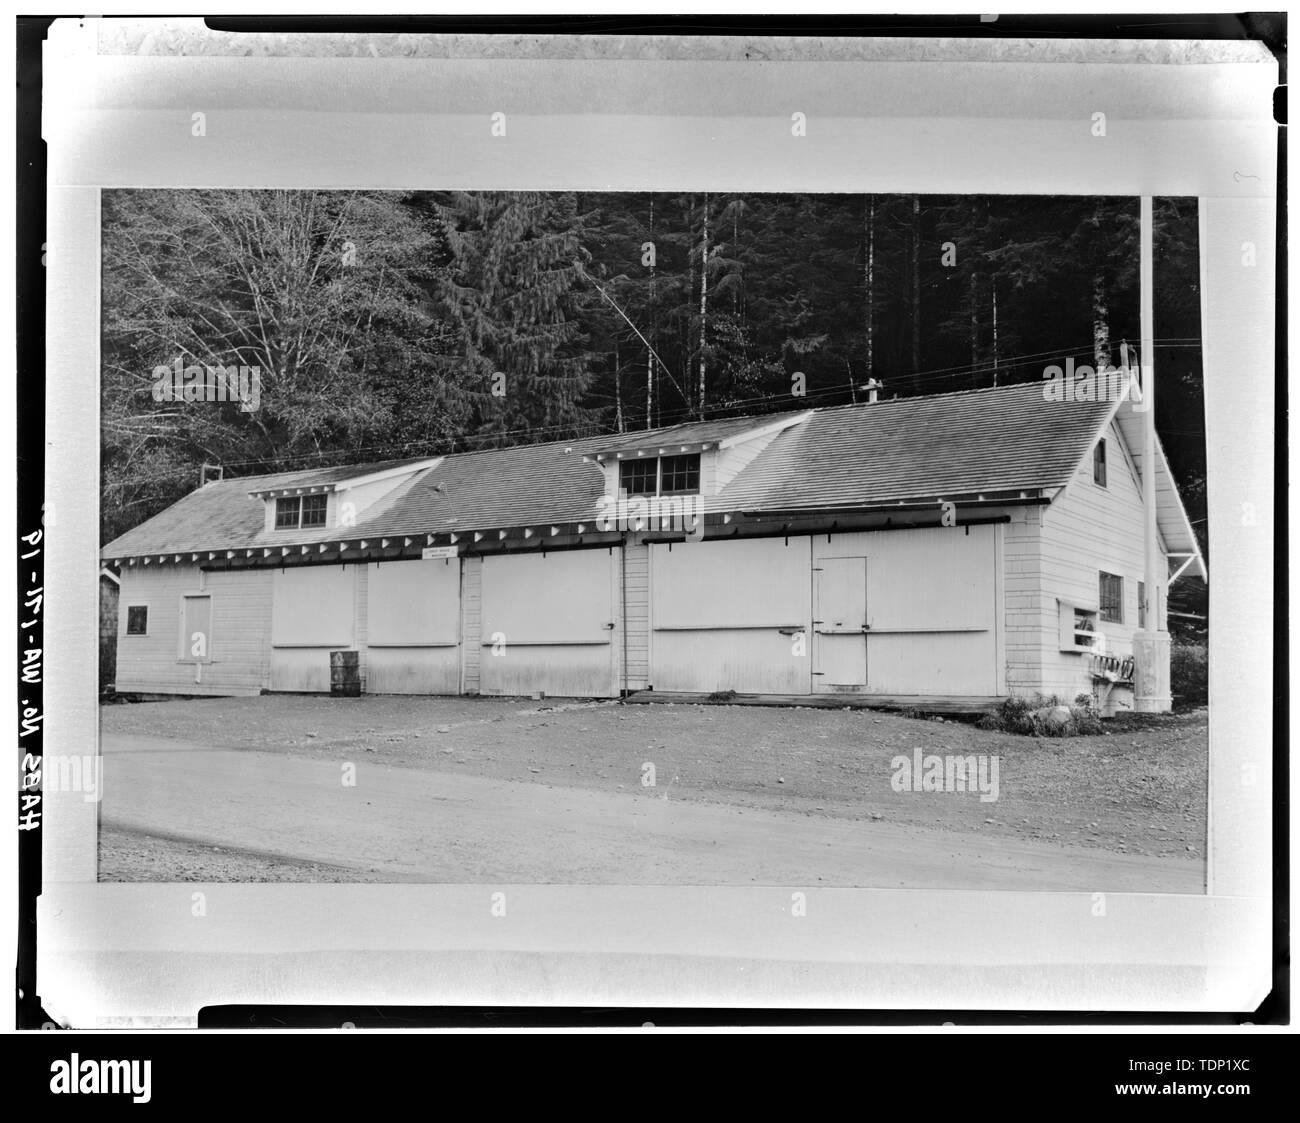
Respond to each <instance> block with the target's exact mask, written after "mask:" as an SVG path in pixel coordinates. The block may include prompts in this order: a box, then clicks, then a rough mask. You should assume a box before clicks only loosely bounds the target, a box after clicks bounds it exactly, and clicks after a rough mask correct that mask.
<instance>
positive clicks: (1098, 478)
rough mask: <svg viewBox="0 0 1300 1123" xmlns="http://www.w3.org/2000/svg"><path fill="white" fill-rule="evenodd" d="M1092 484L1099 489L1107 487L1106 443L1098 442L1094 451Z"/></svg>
mask: <svg viewBox="0 0 1300 1123" xmlns="http://www.w3.org/2000/svg"><path fill="white" fill-rule="evenodd" d="M1092 482H1093V483H1095V484H1096V485H1097V486H1098V487H1105V486H1106V442H1105V441H1098V442H1097V447H1096V448H1094V449H1093V450H1092Z"/></svg>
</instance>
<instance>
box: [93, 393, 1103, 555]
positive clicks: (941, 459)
mask: <svg viewBox="0 0 1300 1123" xmlns="http://www.w3.org/2000/svg"><path fill="white" fill-rule="evenodd" d="M1114 410H1115V405H1114V403H1111V402H1078V403H1074V402H1049V401H1046V400H1045V399H1044V394H1043V387H1042V385H1041V384H1040V383H1028V384H1021V385H1018V386H1008V387H1003V388H999V389H990V390H971V391H961V392H957V393H950V394H936V395H931V396H925V397H912V398H897V399H891V400H889V401H881V402H873V403H870V404H863V405H854V406H838V407H832V408H827V409H817V410H811V411H801V413H800V414H799V417H800V418H801V419H798V420H795V421H794V423H793V424H791V425H790V427H788V428H786V429H784V430H783V431H781V432H779V433H777V434H776V436H774V437H772V438H771V439H770V440H769V441H768V443H767V445H766V447H765V448H763V450H762V451H761V452H760V453H759V454H758V455H757V456H756V457H755V458H754V459H753V461H752V462H750V463H749V464H748V465H747V466H746V467H745V468H743V469H742V470H741V471H740V472H739V474H738V475H737V476H736V477H735V478H734V479H732V480H731V481H730V482H729V483H728V484H727V486H726V487H725V488H723V490H722V491H721V492H719V493H718V494H717V495H713V496H709V497H707V499H706V501H705V506H706V510H710V511H721V510H725V511H738V512H747V513H760V512H763V511H790V510H795V509H809V510H817V509H819V508H822V509H825V508H831V507H844V506H868V505H872V504H885V503H892V502H897V501H906V500H909V499H916V500H920V499H932V498H948V497H952V498H956V497H959V496H974V495H977V494H981V493H1012V494H1015V493H1017V492H1020V491H1026V492H1036V491H1038V490H1039V489H1051V488H1056V487H1061V486H1063V485H1065V484H1066V483H1067V482H1068V481H1069V480H1070V478H1071V476H1072V475H1073V473H1074V471H1075V469H1076V468H1077V467H1078V465H1079V463H1080V461H1081V460H1082V458H1083V457H1084V456H1085V455H1086V454H1087V453H1088V452H1089V451H1090V450H1091V448H1092V445H1093V443H1094V442H1095V440H1096V439H1097V437H1098V436H1099V435H1100V433H1101V431H1102V429H1103V427H1104V426H1105V424H1106V423H1107V420H1108V419H1109V418H1110V416H1111V415H1112V413H1113V412H1114ZM775 417H776V415H771V414H769V415H766V416H758V417H750V418H727V419H723V420H719V421H717V422H707V421H705V422H691V423H689V424H688V425H678V426H672V427H669V428H666V429H660V430H649V431H647V432H644V433H640V434H618V435H614V436H609V435H606V436H603V437H592V438H586V439H582V440H574V441H567V442H564V441H555V442H550V443H547V444H537V445H525V446H521V447H516V448H504V449H490V450H485V451H481V452H468V453H460V454H455V455H449V456H447V457H445V458H443V459H442V460H441V461H439V462H438V463H436V464H434V465H433V466H431V467H428V468H424V469H422V470H419V471H417V472H415V473H414V474H413V475H412V476H411V477H410V478H409V479H408V480H406V481H403V482H401V483H400V484H399V486H397V487H396V488H395V489H394V491H393V492H392V493H390V494H389V495H388V496H386V497H385V498H384V500H382V501H381V502H380V503H378V504H377V505H376V507H375V508H373V509H372V510H371V511H370V512H366V513H363V516H362V518H361V519H359V520H358V524H357V526H356V527H355V528H349V529H348V531H347V532H346V534H347V537H348V538H360V537H370V538H373V537H376V536H380V535H387V536H393V535H415V534H436V533H446V532H448V531H462V530H466V531H467V530H488V529H498V528H511V527H521V526H529V525H533V526H536V525H541V524H544V523H572V522H577V521H581V520H591V519H594V518H595V516H596V514H597V511H598V509H599V499H600V497H601V496H602V495H603V493H604V479H603V475H602V472H601V469H600V467H599V466H598V465H597V464H595V463H594V462H584V459H583V458H584V456H588V457H594V455H595V454H596V453H597V452H603V451H608V450H611V449H615V448H621V447H627V448H632V447H641V446H645V445H646V444H647V443H649V444H655V443H663V444H665V445H667V444H671V443H674V442H676V443H684V442H685V441H686V438H687V435H688V434H689V440H690V441H691V442H701V441H710V442H712V441H717V440H724V439H726V438H727V437H732V438H735V437H737V436H738V435H741V434H742V433H743V431H744V430H745V429H746V428H752V429H755V430H759V429H766V428H767V427H768V426H770V425H771V424H772V422H773V420H774V419H775ZM401 463H403V462H398V461H386V462H384V463H383V464H380V465H375V464H365V465H354V466H351V467H346V466H343V467H336V468H328V469H320V470H316V471H310V470H309V471H302V472H291V473H280V474H277V475H273V476H257V477H244V478H233V479H225V480H222V481H219V482H214V483H209V484H207V485H205V486H204V487H202V488H200V489H199V490H197V491H195V492H193V493H191V494H190V495H187V496H186V497H185V498H183V499H181V500H179V501H178V502H177V503H175V504H173V505H172V506H171V507H169V508H167V509H166V510H165V511H162V512H161V513H159V514H158V515H155V516H154V517H153V518H151V519H149V520H148V521H147V522H145V523H143V524H141V525H140V526H138V527H136V528H134V529H133V530H130V531H128V532H127V533H125V534H123V535H122V536H120V537H119V538H117V539H116V540H115V541H113V542H110V543H109V544H108V545H107V546H105V547H104V548H103V551H102V554H103V556H104V558H106V559H109V558H123V557H129V556H133V555H141V554H159V555H162V554H169V553H182V552H188V551H200V550H217V549H221V550H232V549H242V548H251V547H254V546H258V547H264V546H270V545H276V546H281V545H284V544H286V543H288V544H294V545H296V544H311V543H317V542H325V541H334V540H337V539H338V538H339V535H340V531H339V529H337V528H322V529H320V530H300V531H294V532H283V531H281V532H273V533H272V534H268V533H267V532H266V531H265V529H264V527H265V518H264V508H263V505H262V501H261V500H259V499H256V498H253V497H251V496H250V492H253V491H265V490H267V489H270V488H278V487H286V486H292V487H305V486H310V485H312V484H313V483H315V484H319V483H322V482H331V483H339V482H342V481H346V480H348V479H355V478H359V477H362V476H366V475H369V474H372V473H374V472H376V471H382V470H383V469H385V468H389V467H393V466H394V465H400V464H401ZM411 463H414V464H418V463H420V461H412V462H411Z"/></svg>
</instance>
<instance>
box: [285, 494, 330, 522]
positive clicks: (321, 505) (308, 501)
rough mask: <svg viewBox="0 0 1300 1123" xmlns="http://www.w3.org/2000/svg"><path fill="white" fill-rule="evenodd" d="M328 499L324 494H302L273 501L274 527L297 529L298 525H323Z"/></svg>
mask: <svg viewBox="0 0 1300 1123" xmlns="http://www.w3.org/2000/svg"><path fill="white" fill-rule="evenodd" d="M327 502H328V500H327V498H326V496H324V495H302V496H297V495H295V496H293V497H292V498H285V499H277V500H276V501H275V529H276V530H297V529H298V528H299V527H313V526H324V525H325V510H326V504H327Z"/></svg>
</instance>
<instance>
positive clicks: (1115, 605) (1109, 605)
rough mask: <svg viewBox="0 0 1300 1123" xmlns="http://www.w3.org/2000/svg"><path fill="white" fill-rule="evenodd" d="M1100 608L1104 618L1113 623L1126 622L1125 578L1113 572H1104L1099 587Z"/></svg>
mask: <svg viewBox="0 0 1300 1123" xmlns="http://www.w3.org/2000/svg"><path fill="white" fill-rule="evenodd" d="M1098 608H1099V609H1100V610H1101V611H1100V613H1099V615H1100V616H1101V618H1102V620H1105V621H1108V622H1109V623H1111V624H1122V623H1124V578H1122V577H1116V576H1115V575H1114V574H1113V573H1102V574H1101V581H1100V584H1099V587H1098Z"/></svg>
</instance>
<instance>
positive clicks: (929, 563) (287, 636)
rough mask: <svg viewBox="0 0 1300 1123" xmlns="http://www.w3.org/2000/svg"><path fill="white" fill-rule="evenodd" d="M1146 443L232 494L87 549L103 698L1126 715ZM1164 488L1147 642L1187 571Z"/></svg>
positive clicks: (299, 481)
mask: <svg viewBox="0 0 1300 1123" xmlns="http://www.w3.org/2000/svg"><path fill="white" fill-rule="evenodd" d="M1142 425H1143V420H1142V416H1141V414H1140V413H1139V412H1138V411H1137V410H1136V409H1135V407H1134V406H1133V404H1132V403H1131V402H1129V401H1127V400H1121V401H1102V402H1059V401H1051V400H1047V395H1045V393H1044V389H1043V387H1042V386H1041V385H1038V384H1028V385H1019V386H1013V387H1007V388H1002V389H993V390H979V391H969V392H962V393H954V394H941V395H934V396H929V397H916V398H903V399H893V400H890V401H880V402H873V403H871V404H864V405H859V406H845V407H837V408H830V409H814V410H802V411H795V412H789V413H783V414H777V415H767V416H763V417H745V418H728V419H723V420H718V421H702V422H694V423H690V424H685V425H678V426H674V427H672V428H667V429H659V430H651V431H646V432H639V433H629V434H620V435H617V436H606V437H597V438H590V439H583V440H575V441H571V442H562V443H550V444H539V445H529V446H525V447H518V448H509V449H497V450H491V451H483V452H475V453H465V454H458V455H451V456H446V457H435V458H430V459H421V460H409V461H396V462H395V461H390V462H386V463H382V464H372V465H359V466H352V467H334V468H328V469H319V470H309V471H299V472H289V473H281V474H277V475H268V476H258V477H247V478H242V479H229V478H227V479H224V480H220V481H216V482H212V483H208V484H206V485H205V486H203V487H201V488H200V489H198V490H197V491H195V492H193V493H192V494H190V495H188V496H186V497H185V498H183V499H182V500H180V501H179V502H177V503H176V504H174V505H173V506H171V507H170V508H168V509H167V510H165V511H163V512H161V513H160V514H158V515H157V516H155V517H154V518H152V519H150V520H149V521H147V522H145V523H144V524H142V525H141V526H138V527H136V528H135V529H133V530H131V531H129V532H128V533H126V534H124V535H122V536H121V537H120V538H118V539H117V540H116V541H114V542H111V543H109V544H108V545H107V546H106V547H104V549H103V551H102V557H103V560H104V561H105V562H111V563H115V564H116V565H117V566H118V567H119V568H120V572H121V575H122V582H121V596H120V614H119V615H120V619H119V628H118V655H117V679H116V688H117V690H118V691H119V692H125V693H130V692H138V693H142V694H155V693H175V694H187V695H200V694H224V695H240V694H257V693H260V692H263V691H322V692H323V691H328V690H329V689H330V655H331V652H334V651H339V650H346V651H355V652H357V656H356V660H357V662H358V664H359V668H360V678H361V683H362V689H363V691H364V692H367V693H395V694H458V693H459V694H488V695H532V694H535V693H537V692H539V691H541V692H544V693H545V694H547V695H554V696H583V697H616V696H619V695H622V694H626V693H632V692H638V691H645V690H653V691H656V692H685V693H691V694H697V695H707V694H709V693H712V692H716V691H736V692H739V693H742V694H759V695H778V696H779V695H795V696H809V695H821V694H837V695H854V696H864V697H865V696H870V697H872V698H880V699H890V700H900V699H902V700H906V699H912V698H916V699H927V698H928V699H934V700H938V699H947V700H953V699H957V700H966V701H968V702H970V703H971V704H972V706H978V705H988V704H990V703H991V702H993V701H994V700H996V699H999V698H1002V697H1005V696H1007V695H1009V694H1026V695H1027V694H1033V693H1035V692H1041V693H1044V694H1057V695H1059V696H1061V697H1067V698H1073V697H1074V696H1075V695H1076V694H1078V693H1080V692H1082V691H1093V690H1096V689H1097V688H1098V686H1099V685H1102V686H1104V689H1103V691H1102V693H1104V694H1106V695H1107V706H1108V708H1110V709H1112V710H1113V709H1115V708H1124V707H1126V706H1128V705H1130V704H1131V695H1129V694H1126V692H1127V691H1128V689H1129V688H1128V687H1126V686H1125V685H1124V683H1123V682H1122V681H1121V682H1120V683H1119V684H1118V685H1113V684H1112V681H1111V680H1114V679H1115V678H1117V677H1118V678H1119V679H1121V680H1123V679H1125V678H1126V677H1127V676H1126V673H1125V672H1126V670H1127V668H1126V667H1125V665H1124V660H1125V659H1126V658H1127V657H1128V656H1130V655H1131V652H1132V637H1133V633H1134V631H1135V630H1136V629H1137V628H1138V627H1139V626H1140V624H1141V623H1142V617H1143V614H1144V612H1145V608H1144V606H1143V605H1142V604H1141V599H1142V598H1143V597H1144V595H1145V590H1144V589H1143V588H1140V586H1141V584H1142V574H1143V509H1142V490H1141V483H1140V480H1141V475H1142V473H1143V472H1144V471H1145V470H1146V465H1144V464H1143V462H1142V459H1143V458H1142V447H1143V446H1142V440H1141V432H1142ZM1156 461H1157V462H1156V463H1155V465H1154V466H1153V471H1154V472H1155V481H1156V496H1157V503H1156V506H1157V525H1158V531H1159V549H1160V551H1161V553H1162V554H1163V555H1164V560H1163V562H1162V564H1161V565H1160V568H1159V570H1158V572H1159V573H1161V574H1162V575H1167V580H1166V581H1165V582H1162V584H1161V587H1160V588H1158V589H1156V590H1154V591H1153V594H1154V595H1153V597H1152V603H1153V607H1154V611H1155V613H1156V618H1157V621H1158V626H1159V628H1160V629H1161V630H1163V629H1164V612H1165V592H1166V588H1167V585H1168V583H1169V581H1172V580H1174V579H1176V577H1177V575H1178V574H1180V573H1183V572H1194V573H1197V574H1199V575H1200V576H1202V577H1203V576H1204V573H1205V570H1204V565H1203V562H1202V560H1201V557H1200V554H1199V551H1198V547H1197V544H1196V538H1195V536H1194V535H1193V533H1192V530H1191V527H1190V525H1189V523H1188V519H1187V516H1186V513H1185V511H1184V509H1183V505H1182V503H1181V501H1180V499H1179V496H1178V492H1177V489H1176V486H1175V483H1174V481H1173V479H1172V477H1171V475H1170V472H1169V467H1168V464H1167V463H1166V461H1165V459H1164V455H1163V453H1162V452H1160V451H1159V448H1158V446H1157V455H1156ZM620 488H621V489H622V490H623V492H624V494H625V495H626V497H627V498H626V499H625V501H624V502H623V503H622V504H621V505H620V504H619V501H618V498H617V497H618V496H619V492H620ZM652 500H653V501H654V505H653V506H652V503H651V501H652ZM679 509H680V512H681V516H680V517H678V512H679ZM697 512H701V513H702V519H700V521H699V522H696V521H694V516H695V515H696V513H697ZM649 514H653V515H654V516H655V517H654V518H653V519H648V518H647V516H648V515H649ZM664 519H667V520H668V524H667V525H666V526H665V525H663V520H664ZM647 522H650V523H651V525H647ZM1099 656H1109V657H1113V658H1110V659H1106V658H1099Z"/></svg>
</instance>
